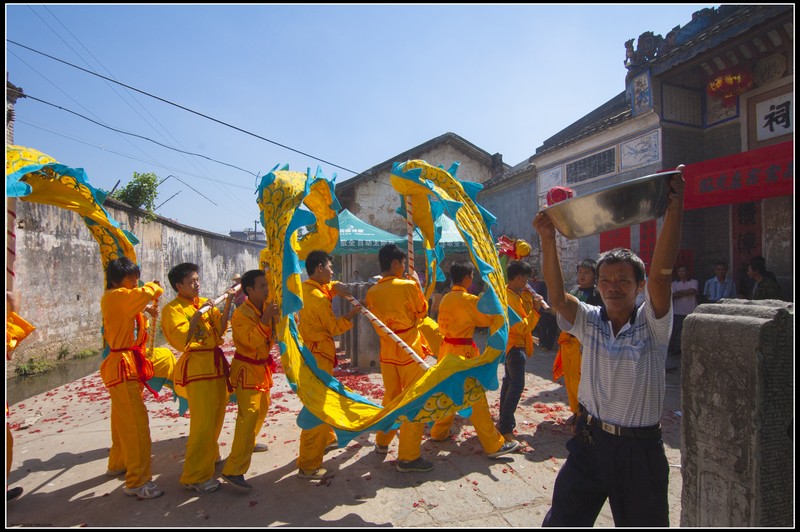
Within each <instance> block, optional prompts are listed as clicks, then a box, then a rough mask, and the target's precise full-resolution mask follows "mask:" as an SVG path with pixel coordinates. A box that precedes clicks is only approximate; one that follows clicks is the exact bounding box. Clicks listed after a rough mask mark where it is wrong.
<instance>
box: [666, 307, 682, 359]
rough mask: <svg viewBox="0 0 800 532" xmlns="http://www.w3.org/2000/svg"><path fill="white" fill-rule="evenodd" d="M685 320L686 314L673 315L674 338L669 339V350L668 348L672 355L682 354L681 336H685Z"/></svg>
mask: <svg viewBox="0 0 800 532" xmlns="http://www.w3.org/2000/svg"><path fill="white" fill-rule="evenodd" d="M685 319H686V315H684V314H673V315H672V336H670V337H669V348H667V352H668V353H669V354H670V355H679V354H680V353H681V334H683V320H685Z"/></svg>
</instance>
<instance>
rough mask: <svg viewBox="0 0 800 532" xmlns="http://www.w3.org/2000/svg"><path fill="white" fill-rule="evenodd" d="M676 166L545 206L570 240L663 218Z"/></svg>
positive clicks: (554, 221)
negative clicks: (666, 170)
mask: <svg viewBox="0 0 800 532" xmlns="http://www.w3.org/2000/svg"><path fill="white" fill-rule="evenodd" d="M678 173H680V172H679V171H677V170H673V171H671V172H661V173H659V174H652V175H647V176H644V177H639V178H636V179H632V180H630V181H626V182H624V183H617V184H616V185H611V186H608V187H604V188H601V189H599V190H596V191H594V192H592V193H591V194H587V195H585V196H576V197H574V198H570V199H568V200H564V201H562V202H560V203H556V204H555V205H550V206H549V207H546V208H545V209H543V210H542V212H546V213H547V215H548V216H549V217H550V219H551V220H553V225H555V227H556V229H557V230H558V231H559V232H560V233H561V234H562V235H564V236H565V237H567V238H568V239H570V240H573V239H575V238H581V237H585V236H591V235H596V234H597V233H602V232H604V231H611V230H614V229H620V228H622V227H628V226H630V225H634V224H639V223H642V222H646V221H648V220H653V219H655V218H661V217H662V216H664V213H665V212H666V211H667V201H668V200H669V191H670V187H669V181H670V178H671V177H672V176H673V175H675V174H678Z"/></svg>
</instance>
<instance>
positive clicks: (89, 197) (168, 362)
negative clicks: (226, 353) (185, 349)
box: [6, 145, 189, 414]
mask: <svg viewBox="0 0 800 532" xmlns="http://www.w3.org/2000/svg"><path fill="white" fill-rule="evenodd" d="M6 196H7V197H9V198H19V199H20V200H23V201H28V202H30V203H41V204H44V205H52V206H54V207H59V208H62V209H68V210H71V211H74V212H76V213H77V214H78V215H80V216H81V218H82V219H83V222H84V223H85V224H86V227H87V228H88V229H89V232H91V233H92V237H94V239H95V240H96V241H97V244H98V245H99V251H100V262H101V263H102V264H103V271H105V270H106V267H107V266H108V263H109V262H111V261H112V260H114V259H118V258H121V257H128V258H129V259H131V260H132V261H133V262H134V263H136V262H138V261H137V260H136V251H135V250H134V247H133V246H135V245H136V244H138V243H139V239H138V238H136V236H135V235H134V234H133V233H131V232H130V231H127V230H125V229H122V228H121V227H120V226H119V223H117V221H116V220H114V218H113V217H112V216H111V215H110V214H109V213H108V211H107V210H106V209H105V208H104V207H103V203H104V202H105V199H106V196H107V193H106V192H105V191H103V190H100V189H96V188H94V187H93V186H92V185H91V183H89V178H88V177H87V176H86V172H85V171H84V170H83V168H72V167H69V166H66V165H64V164H61V163H59V162H58V161H56V160H55V159H54V158H52V157H50V156H49V155H45V154H44V153H42V152H40V151H38V150H35V149H33V148H27V147H24V146H14V145H9V146H6ZM107 355H108V346H107V345H106V346H105V348H104V351H103V358H105V357H106V356H107ZM148 356H149V357H151V358H153V362H154V364H155V367H156V374H155V376H154V377H153V378H152V379H150V380H149V381H148V385H149V386H150V387H151V388H152V389H153V390H155V391H158V390H160V389H161V387H162V386H164V385H165V384H166V385H168V386H169V387H170V388H172V389H173V392H175V393H174V394H173V398H174V400H175V401H178V403H179V406H178V409H179V412H180V413H181V414H183V413H184V412H185V411H186V410H187V409H188V406H189V404H188V402H187V401H186V398H185V397H183V394H182V393H178V391H177V390H175V388H174V385H173V382H172V369H173V367H174V365H175V357H174V355H173V354H172V352H171V351H169V350H168V349H163V348H156V349H154V350H153V353H151V354H149V355H148Z"/></svg>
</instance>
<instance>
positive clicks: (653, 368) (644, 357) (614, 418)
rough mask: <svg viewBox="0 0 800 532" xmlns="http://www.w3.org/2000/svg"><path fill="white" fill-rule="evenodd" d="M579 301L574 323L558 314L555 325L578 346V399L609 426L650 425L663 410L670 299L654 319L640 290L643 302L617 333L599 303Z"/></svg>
mask: <svg viewBox="0 0 800 532" xmlns="http://www.w3.org/2000/svg"><path fill="white" fill-rule="evenodd" d="M578 304H579V305H580V307H579V308H578V312H577V314H576V316H575V323H574V324H572V325H570V323H569V322H568V321H567V320H566V319H564V317H563V316H561V315H560V314H559V315H558V325H559V327H561V329H562V330H564V331H567V332H568V333H570V334H572V335H574V336H575V337H577V338H578V340H580V342H581V345H582V346H583V360H582V362H581V382H580V385H579V387H578V400H579V401H580V402H581V404H582V405H583V406H584V407H585V408H586V410H588V412H589V413H590V414H592V415H593V416H595V417H598V418H600V419H601V420H603V421H606V422H608V423H613V424H614V425H619V426H621V427H648V426H651V425H655V424H656V423H658V422H659V420H660V419H661V413H662V410H663V408H664V390H665V384H664V365H665V361H666V357H667V346H668V345H669V337H670V335H671V334H672V301H671V299H670V307H669V311H668V312H667V313H666V314H665V315H664V316H663V317H662V318H661V319H656V317H655V314H654V312H653V307H652V305H651V303H650V293H649V291H648V290H647V289H645V302H644V303H643V304H642V305H641V306H639V307H638V308H637V309H636V310H635V311H634V315H633V316H632V319H631V320H630V321H629V322H628V323H626V324H625V325H624V326H623V327H622V329H621V330H620V331H619V334H617V336H616V337H614V333H613V330H612V327H611V322H610V321H609V320H608V318H606V317H605V313H604V312H602V311H601V307H596V306H592V305H587V304H586V303H581V302H579V303H578Z"/></svg>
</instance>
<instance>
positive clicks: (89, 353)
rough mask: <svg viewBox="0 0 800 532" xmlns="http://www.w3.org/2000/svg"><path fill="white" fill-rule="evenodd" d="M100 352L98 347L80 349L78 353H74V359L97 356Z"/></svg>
mask: <svg viewBox="0 0 800 532" xmlns="http://www.w3.org/2000/svg"><path fill="white" fill-rule="evenodd" d="M99 353H100V351H98V350H97V349H84V350H82V351H78V352H77V353H75V354H74V355H72V359H73V360H83V359H84V358H91V357H93V356H95V355H97V354H99Z"/></svg>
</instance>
